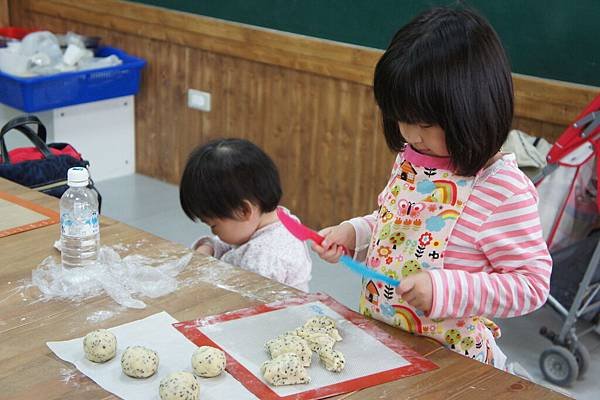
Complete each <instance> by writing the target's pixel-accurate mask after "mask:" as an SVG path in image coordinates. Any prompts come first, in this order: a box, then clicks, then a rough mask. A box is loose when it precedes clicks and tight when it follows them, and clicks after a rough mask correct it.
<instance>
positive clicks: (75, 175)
mask: <svg viewBox="0 0 600 400" xmlns="http://www.w3.org/2000/svg"><path fill="white" fill-rule="evenodd" d="M89 179H90V174H89V172H88V170H87V168H83V167H73V168H69V171H68V172H67V184H68V185H69V186H73V187H82V186H87V185H88V183H89Z"/></svg>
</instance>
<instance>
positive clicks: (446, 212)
mask: <svg viewBox="0 0 600 400" xmlns="http://www.w3.org/2000/svg"><path fill="white" fill-rule="evenodd" d="M474 181H475V178H473V177H463V176H458V175H454V174H453V173H452V172H451V167H450V164H449V160H448V159H446V158H438V157H429V156H424V155H422V154H420V153H417V152H415V151H414V150H412V149H409V148H407V150H406V151H405V152H404V153H400V154H398V157H397V158H396V162H395V163H394V168H393V171H392V177H391V179H390V181H389V183H388V185H387V186H386V188H385V189H384V191H383V192H382V193H381V194H380V195H379V205H380V208H379V213H378V219H377V224H376V225H375V228H374V230H373V235H372V238H371V243H370V245H369V250H368V253H367V265H369V266H370V267H371V268H373V269H375V270H377V271H379V272H382V273H384V274H386V275H388V276H391V277H393V278H395V279H402V278H405V277H407V276H409V275H411V274H414V273H417V272H419V271H422V270H428V269H435V268H444V250H445V249H446V245H447V244H448V238H449V236H450V234H451V232H452V229H453V228H454V226H455V224H456V221H457V220H458V218H459V217H460V214H461V212H462V210H463V208H464V206H465V203H466V201H467V199H468V198H469V196H470V194H471V191H472V189H473V183H474ZM359 307H360V311H361V312H362V313H363V314H364V315H366V316H369V317H373V318H376V319H378V320H381V321H383V322H385V323H387V324H390V325H393V326H397V327H399V328H401V329H403V330H405V331H408V332H411V333H415V334H418V335H423V336H429V337H431V338H433V339H435V340H437V341H439V342H440V343H442V344H443V345H445V346H446V347H448V348H450V349H452V350H454V351H456V352H458V353H461V354H463V355H465V356H467V357H471V358H474V359H477V360H479V361H481V362H484V363H487V364H491V365H493V364H494V362H493V359H494V349H495V348H497V347H496V346H495V343H493V341H494V339H493V338H494V337H495V338H497V337H500V330H499V328H498V326H497V325H496V324H494V323H493V322H492V321H490V320H488V319H486V318H483V317H478V316H470V317H464V318H460V319H430V318H427V317H426V316H425V315H424V313H423V312H421V311H420V310H417V309H415V308H413V307H411V306H410V305H409V304H408V303H406V302H404V300H402V298H400V296H399V295H398V294H397V293H396V291H395V288H394V287H392V286H388V285H386V284H384V283H383V282H379V281H373V280H363V289H362V293H361V298H360V302H359ZM488 330H490V331H491V333H492V334H493V335H490V332H488Z"/></svg>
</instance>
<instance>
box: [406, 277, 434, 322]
mask: <svg viewBox="0 0 600 400" xmlns="http://www.w3.org/2000/svg"><path fill="white" fill-rule="evenodd" d="M397 291H398V294H399V295H400V296H401V297H402V298H403V299H404V301H406V302H407V303H408V304H410V305H411V306H413V307H414V308H417V309H419V310H421V311H423V312H424V313H425V314H429V312H430V311H431V306H432V304H433V282H431V276H429V274H428V273H427V272H419V273H417V274H414V275H410V276H407V277H406V278H404V279H402V282H400V286H398V289H397Z"/></svg>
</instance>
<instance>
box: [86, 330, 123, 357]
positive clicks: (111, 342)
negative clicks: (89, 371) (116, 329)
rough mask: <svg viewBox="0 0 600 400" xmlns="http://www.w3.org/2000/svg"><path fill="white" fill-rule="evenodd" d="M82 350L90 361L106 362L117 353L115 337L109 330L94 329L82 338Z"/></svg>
mask: <svg viewBox="0 0 600 400" xmlns="http://www.w3.org/2000/svg"><path fill="white" fill-rule="evenodd" d="M83 351H84V353H85V358H87V359H88V360H90V361H93V362H97V363H103V362H107V361H108V360H112V359H113V357H114V356H115V354H117V338H116V337H115V335H114V333H112V332H111V331H108V330H106V329H96V330H95V331H91V332H90V333H88V334H87V335H85V337H84V338H83Z"/></svg>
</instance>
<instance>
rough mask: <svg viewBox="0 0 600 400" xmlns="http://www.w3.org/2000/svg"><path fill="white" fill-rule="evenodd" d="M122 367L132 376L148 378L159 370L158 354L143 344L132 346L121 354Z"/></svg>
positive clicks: (126, 373)
mask: <svg viewBox="0 0 600 400" xmlns="http://www.w3.org/2000/svg"><path fill="white" fill-rule="evenodd" d="M121 368H123V373H124V374H125V375H128V376H131V377H132V378H148V377H149V376H152V375H154V373H155V372H156V370H158V354H157V353H156V352H155V351H154V350H150V349H148V348H146V347H143V346H131V347H128V348H127V349H125V351H124V352H123V355H122V356H121Z"/></svg>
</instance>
